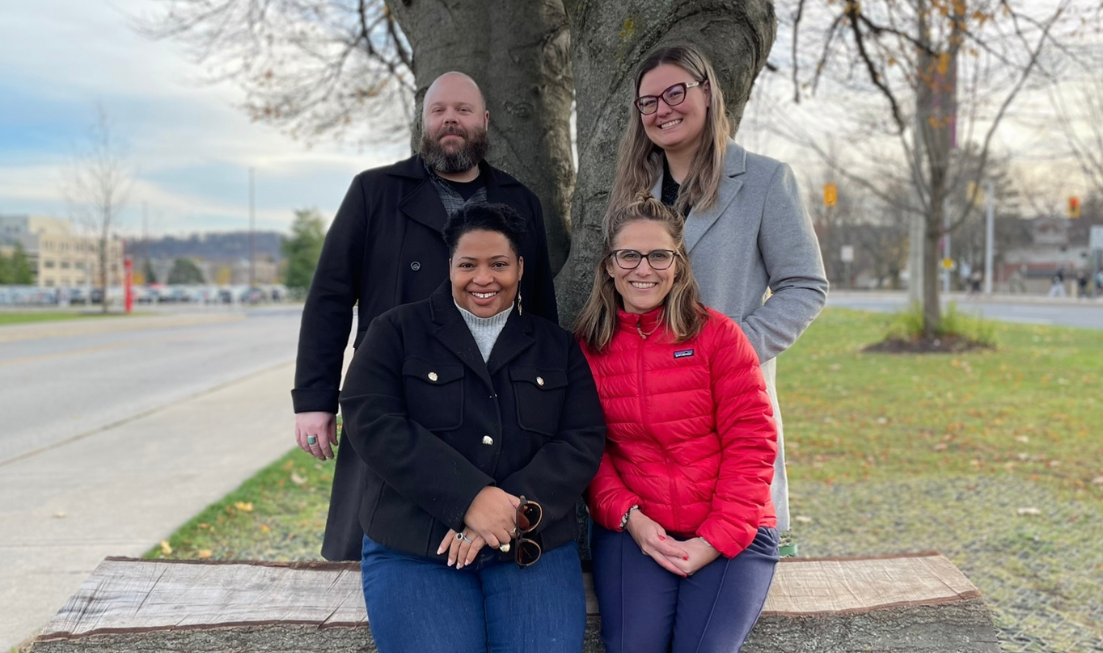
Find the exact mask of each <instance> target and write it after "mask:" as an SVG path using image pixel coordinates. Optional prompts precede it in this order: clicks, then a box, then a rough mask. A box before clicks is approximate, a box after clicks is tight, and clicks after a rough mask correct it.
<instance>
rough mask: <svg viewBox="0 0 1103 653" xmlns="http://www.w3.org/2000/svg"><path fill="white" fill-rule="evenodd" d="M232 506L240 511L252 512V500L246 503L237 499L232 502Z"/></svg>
mask: <svg viewBox="0 0 1103 653" xmlns="http://www.w3.org/2000/svg"><path fill="white" fill-rule="evenodd" d="M234 507H235V508H237V509H238V510H240V511H241V512H253V502H252V501H250V502H248V503H246V502H244V501H238V502H237V503H235V504H234Z"/></svg>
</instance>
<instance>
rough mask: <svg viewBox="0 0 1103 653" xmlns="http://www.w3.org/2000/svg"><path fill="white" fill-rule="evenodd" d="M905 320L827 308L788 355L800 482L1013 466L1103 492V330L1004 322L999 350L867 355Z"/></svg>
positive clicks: (784, 381) (789, 431) (789, 432)
mask: <svg viewBox="0 0 1103 653" xmlns="http://www.w3.org/2000/svg"><path fill="white" fill-rule="evenodd" d="M893 319H894V318H893V317H891V316H886V315H880V314H874V313H859V312H851V311H843V310H829V311H825V312H824V314H823V315H822V316H821V317H820V318H819V319H818V320H817V321H816V322H815V323H814V324H813V326H812V327H811V328H810V329H809V331H808V332H807V333H806V334H805V335H804V337H802V338H801V340H800V341H798V342H797V344H796V345H795V346H794V347H793V348H792V349H790V350H789V352H787V353H785V354H783V356H782V358H781V359H780V360H779V362H778V368H779V372H778V386H779V388H778V392H779V395H780V397H781V402H782V414H783V416H784V418H785V438H786V455H787V459H788V462H789V464H790V466H791V467H792V469H791V470H790V475H791V476H792V477H793V478H794V479H795V480H796V481H797V482H800V481H802V480H809V481H821V482H828V483H830V482H837V481H854V480H870V479H873V480H876V479H891V478H898V477H900V476H916V475H926V474H943V475H944V474H961V473H986V474H991V473H1004V472H1007V473H1011V474H1014V475H1017V476H1019V477H1022V478H1027V479H1030V480H1039V481H1042V482H1044V483H1047V484H1050V485H1053V486H1056V487H1059V488H1060V489H1062V490H1065V491H1070V492H1073V493H1087V494H1089V495H1090V496H1092V497H1095V498H1100V497H1101V496H1103V487H1101V486H1100V485H1098V484H1096V485H1093V484H1092V483H1091V481H1092V480H1093V479H1096V478H1098V477H1099V476H1100V475H1101V474H1103V438H1101V437H1100V436H1099V425H1100V423H1101V421H1103V420H1101V417H1103V331H1093V330H1084V329H1071V328H1061V327H1048V326H1032V325H1030V326H1028V325H1018V324H1008V323H1000V322H995V323H992V329H993V331H994V337H995V339H996V340H997V341H998V342H999V347H998V348H997V349H995V350H975V351H973V352H969V353H964V354H952V355H951V354H925V355H921V356H916V355H897V354H867V353H863V352H862V351H861V350H862V348H863V347H865V346H866V345H868V344H870V343H873V342H876V341H878V340H879V339H880V338H881V337H882V336H883V334H884V333H885V330H886V325H887V323H888V322H890V321H891V320H893Z"/></svg>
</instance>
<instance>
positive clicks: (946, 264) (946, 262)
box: [942, 258, 954, 270]
mask: <svg viewBox="0 0 1103 653" xmlns="http://www.w3.org/2000/svg"><path fill="white" fill-rule="evenodd" d="M942 269H943V270H953V269H954V259H952V258H944V259H942Z"/></svg>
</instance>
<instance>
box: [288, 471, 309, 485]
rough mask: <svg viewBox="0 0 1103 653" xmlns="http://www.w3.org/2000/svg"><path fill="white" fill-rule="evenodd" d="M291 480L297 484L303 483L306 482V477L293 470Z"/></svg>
mask: <svg viewBox="0 0 1103 653" xmlns="http://www.w3.org/2000/svg"><path fill="white" fill-rule="evenodd" d="M291 482H292V483H294V484H295V485H302V484H303V483H306V479H305V478H303V477H302V476H299V475H298V474H296V473H295V472H291Z"/></svg>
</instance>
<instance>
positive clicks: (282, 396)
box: [0, 362, 294, 653]
mask: <svg viewBox="0 0 1103 653" xmlns="http://www.w3.org/2000/svg"><path fill="white" fill-rule="evenodd" d="M293 373H294V363H291V362H289V363H284V364H281V365H278V366H276V367H274V368H270V369H269V370H266V371H263V372H260V373H257V374H254V375H252V376H249V377H246V378H244V379H241V380H239V381H235V382H233V383H230V384H227V385H224V386H221V387H216V388H213V389H211V390H208V391H206V392H204V393H202V394H200V395H197V396H195V397H192V398H189V399H185V400H182V401H178V402H176V403H173V404H170V405H168V406H165V407H164V408H161V409H158V410H156V411H154V412H152V413H149V414H146V415H144V416H140V417H137V418H135V419H132V420H129V421H126V422H123V423H121V424H117V425H114V426H112V427H109V428H107V429H103V430H100V431H97V432H93V433H91V434H88V435H87V436H84V437H79V438H76V439H74V440H70V441H68V442H66V443H65V444H63V445H59V446H57V447H55V448H52V449H48V450H45V451H42V452H39V453H37V454H34V455H31V456H28V457H26V458H22V459H18V460H15V461H13V462H11V463H8V464H6V465H0V524H3V526H2V528H0V652H4V653H6V652H7V651H9V650H10V649H11V647H13V646H17V645H19V644H20V643H22V642H24V641H25V640H27V639H29V638H31V637H33V636H34V635H35V634H36V633H37V632H38V631H39V629H41V628H42V627H43V626H45V625H46V623H47V622H48V621H49V620H50V619H51V618H52V617H53V615H54V614H55V613H56V612H57V610H58V609H59V608H61V606H62V605H63V604H64V603H65V601H66V600H67V599H68V598H69V596H70V595H72V594H73V592H75V591H76V590H77V588H79V587H80V584H81V582H82V581H83V580H84V579H85V578H86V577H87V576H88V575H89V574H90V573H91V572H92V570H93V569H94V568H95V567H96V565H97V564H99V562H100V561H101V560H102V559H103V558H104V557H106V556H135V557H136V556H140V555H142V554H143V553H145V552H146V551H147V550H148V549H149V548H150V547H152V546H154V545H155V544H157V543H158V542H160V541H161V540H162V539H164V538H165V537H167V536H168V535H169V534H170V533H172V532H173V531H174V530H175V529H176V528H177V527H179V526H180V525H181V524H182V523H184V522H185V521H187V520H188V519H190V518H191V517H193V516H194V515H195V514H196V513H198V512H199V511H200V510H202V509H203V508H205V507H206V506H207V505H209V504H210V503H212V502H214V501H217V500H218V499H221V498H222V497H223V496H225V495H226V493H227V492H229V491H230V490H233V489H234V488H236V487H237V486H238V485H240V484H241V482H242V481H244V480H245V479H247V478H248V477H250V476H251V475H253V474H254V473H255V472H256V471H257V470H259V469H261V468H262V467H264V466H265V465H267V464H269V463H270V462H272V461H273V460H275V459H276V458H278V457H279V456H281V455H283V454H284V453H286V452H287V451H288V450H289V449H290V448H291V447H292V446H293V441H292V440H293V438H292V433H293V432H294V431H293V429H294V415H293V414H292V412H291V401H290V394H289V389H290V388H291V386H292V377H293Z"/></svg>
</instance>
